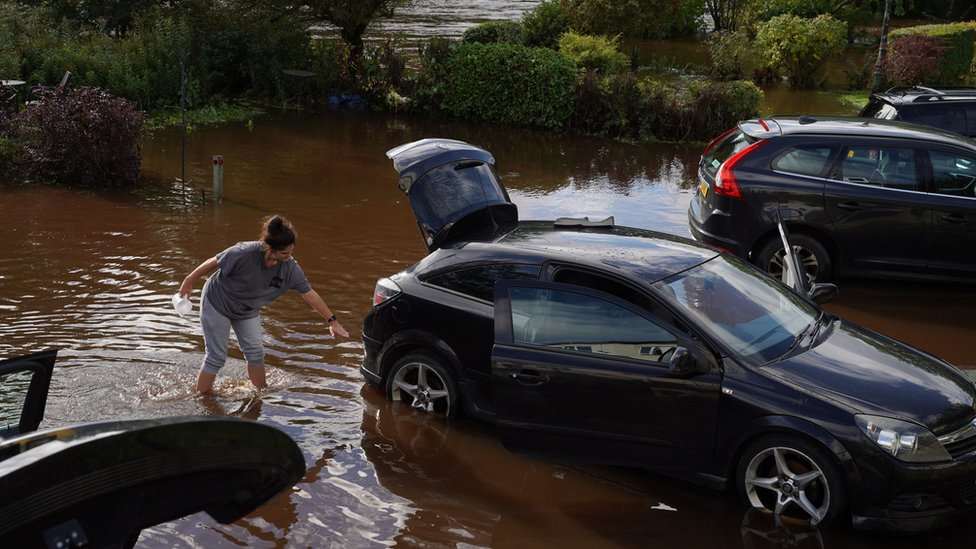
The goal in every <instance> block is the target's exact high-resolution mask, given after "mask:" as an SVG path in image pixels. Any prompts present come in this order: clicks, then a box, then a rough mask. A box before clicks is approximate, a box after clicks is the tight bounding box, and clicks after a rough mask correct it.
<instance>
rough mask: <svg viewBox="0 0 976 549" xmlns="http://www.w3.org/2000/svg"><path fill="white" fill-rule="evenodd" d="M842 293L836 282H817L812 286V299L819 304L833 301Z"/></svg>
mask: <svg viewBox="0 0 976 549" xmlns="http://www.w3.org/2000/svg"><path fill="white" fill-rule="evenodd" d="M839 293H840V290H839V289H838V288H837V285H836V284H830V283H828V282H817V283H815V284H814V285H813V286H812V287H811V288H810V299H811V300H813V302H814V303H817V304H818V305H823V304H824V303H827V302H828V301H831V300H832V299H834V298H835V297H837V295H838V294H839Z"/></svg>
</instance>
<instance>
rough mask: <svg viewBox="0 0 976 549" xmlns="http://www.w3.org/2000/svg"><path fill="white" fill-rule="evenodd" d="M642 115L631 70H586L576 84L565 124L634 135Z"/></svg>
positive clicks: (607, 133) (595, 132)
mask: <svg viewBox="0 0 976 549" xmlns="http://www.w3.org/2000/svg"><path fill="white" fill-rule="evenodd" d="M642 115H643V113H642V104H641V93H640V87H639V82H638V80H637V78H636V77H635V76H634V75H633V73H631V72H624V73H620V74H610V75H604V74H601V73H599V72H597V71H592V70H589V71H585V72H584V73H583V74H582V76H581V77H580V79H579V83H578V84H577V86H576V101H575V109H574V111H573V116H572V118H571V119H570V123H569V127H570V128H571V129H573V130H575V131H578V132H582V133H587V134H591V135H600V136H604V137H622V138H635V137H637V136H638V134H639V131H640V121H641V117H642Z"/></svg>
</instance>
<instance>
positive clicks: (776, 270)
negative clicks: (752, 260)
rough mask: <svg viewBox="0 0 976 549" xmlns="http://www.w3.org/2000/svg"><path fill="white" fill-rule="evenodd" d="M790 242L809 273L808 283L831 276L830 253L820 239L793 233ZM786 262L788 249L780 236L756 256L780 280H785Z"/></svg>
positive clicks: (766, 269) (771, 274)
mask: <svg viewBox="0 0 976 549" xmlns="http://www.w3.org/2000/svg"><path fill="white" fill-rule="evenodd" d="M790 243H791V244H793V253H794V254H796V257H797V259H799V260H800V266H801V267H802V268H803V271H804V272H805V273H806V275H807V283H808V284H812V283H814V282H824V281H826V280H827V279H829V278H830V274H831V270H832V265H831V264H830V254H828V253H827V249H826V248H825V247H824V246H823V244H821V243H820V241H818V240H817V239H816V238H813V237H810V236H807V235H805V234H791V235H790ZM785 262H786V249H785V248H784V247H783V243H782V241H780V239H779V238H774V239H772V240H770V241H769V242H767V243H766V245H765V246H763V247H762V249H760V250H759V254H758V255H757V256H756V264H757V265H758V266H759V267H760V268H762V269H763V270H765V271H766V272H767V273H769V274H770V276H772V277H773V278H777V279H779V280H784V277H785V274H786V272H785V269H784V268H783V265H784V263H785ZM784 281H785V280H784Z"/></svg>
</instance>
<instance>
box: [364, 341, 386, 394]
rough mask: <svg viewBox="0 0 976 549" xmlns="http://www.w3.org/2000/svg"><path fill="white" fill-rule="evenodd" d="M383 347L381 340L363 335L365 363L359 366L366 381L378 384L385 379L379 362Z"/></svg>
mask: <svg viewBox="0 0 976 549" xmlns="http://www.w3.org/2000/svg"><path fill="white" fill-rule="evenodd" d="M382 347H383V345H382V344H381V343H380V342H379V341H376V340H373V339H370V338H369V337H367V336H365V335H364V336H363V350H364V353H363V363H362V365H360V366H359V373H361V374H362V375H363V377H364V378H365V379H366V381H368V382H370V383H372V384H373V385H377V386H379V385H380V383H382V381H383V376H382V374H381V372H380V364H379V355H380V349H381V348H382Z"/></svg>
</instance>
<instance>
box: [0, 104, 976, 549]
mask: <svg viewBox="0 0 976 549" xmlns="http://www.w3.org/2000/svg"><path fill="white" fill-rule="evenodd" d="M431 136H442V137H452V138H457V139H462V140H466V141H469V142H472V143H476V144H479V145H481V146H483V147H485V148H487V149H488V150H490V151H492V152H493V153H494V154H495V156H496V158H497V159H498V163H499V166H500V169H501V173H502V174H503V176H504V182H505V184H506V185H507V187H508V188H509V189H510V191H511V195H512V198H513V200H514V201H515V202H516V203H517V204H518V206H519V210H520V215H521V216H522V217H523V218H552V217H557V216H562V215H589V216H591V217H602V216H605V215H614V216H615V217H616V220H617V222H618V223H620V224H627V225H634V226H639V227H645V228H650V229H657V230H661V231H665V232H669V233H674V234H679V235H684V236H687V235H688V234H689V233H688V229H687V224H686V217H685V208H686V206H687V203H688V201H689V200H690V198H691V190H690V188H691V184H690V183H691V182H692V181H693V179H694V166H695V163H696V161H697V158H698V155H699V154H700V145H660V144H657V145H647V144H643V145H634V144H624V143H617V142H613V141H606V140H601V139H593V138H585V137H574V136H565V135H553V134H549V133H542V132H533V131H527V130H511V129H499V128H487V127H482V126H477V125H470V124H464V123H456V122H455V123H447V122H444V123H440V122H436V121H430V120H417V119H411V118H391V117H388V116H385V115H382V114H375V113H368V112H321V113H297V112H293V111H292V112H280V113H275V114H272V115H271V116H268V117H266V118H259V119H255V120H254V121H253V125H252V126H248V125H247V124H244V123H229V124H224V125H220V126H213V127H200V128H197V129H195V130H194V131H193V132H191V133H190V134H189V135H188V136H187V139H186V146H185V156H184V158H185V168H184V169H185V172H186V174H187V179H188V184H187V185H186V186H185V187H184V186H183V185H180V184H179V183H178V180H177V177H178V176H179V174H180V173H181V150H182V147H181V144H180V135H179V133H178V132H177V131H176V130H166V131H161V132H158V133H157V134H155V135H154V136H152V137H151V138H150V139H149V140H148V141H147V142H146V143H145V147H144V151H143V157H144V158H143V178H144V184H143V185H141V186H140V187H139V188H138V189H137V190H126V191H87V190H69V189H63V188H58V187H52V186H40V187H37V186H20V185H15V184H10V183H9V182H8V183H4V184H2V185H0V217H2V219H4V220H5V221H6V223H5V228H6V231H5V244H6V253H4V254H3V255H2V256H0V331H2V334H3V337H2V338H0V356H2V357H9V356H13V355H16V354H19V353H26V352H29V351H35V350H41V349H46V348H58V349H61V354H60V358H59V362H58V367H57V369H56V371H55V378H54V382H53V387H52V390H51V395H50V403H49V406H48V410H47V417H46V419H45V420H44V422H43V424H42V427H54V426H61V425H65V424H70V423H75V422H82V421H98V420H108V419H118V418H145V417H162V416H173V415H191V414H225V415H236V416H243V417H249V418H253V419H256V420H257V421H261V422H264V423H267V424H270V425H275V426H277V427H279V428H281V429H283V430H284V431H285V432H287V433H288V434H289V435H291V436H292V437H293V438H294V439H295V440H296V441H297V442H298V444H299V446H300V447H301V449H302V451H303V452H304V455H305V458H306V462H307V465H308V472H307V474H306V475H305V477H304V478H303V479H302V481H301V482H299V484H298V485H297V486H296V487H295V488H294V489H292V490H289V491H288V492H287V493H284V494H282V495H280V496H279V497H277V498H275V499H274V500H272V501H271V502H269V503H268V504H267V505H265V506H263V507H261V508H260V509H259V510H257V511H256V512H254V513H253V514H251V515H249V516H248V517H246V518H244V519H242V520H240V521H237V522H235V523H233V524H229V525H221V524H218V523H216V522H215V521H213V520H212V519H211V518H209V517H208V516H207V515H205V514H202V513H201V514H198V515H193V516H190V517H187V518H183V519H179V520H176V521H173V522H170V523H166V524H163V525H159V526H156V527H153V528H150V529H147V530H145V531H144V532H143V534H142V537H141V538H140V540H139V543H138V545H137V546H138V547H177V546H178V547H201V548H212V547H239V546H247V547H329V546H342V547H374V546H393V547H416V546H425V547H442V546H449V547H514V546H518V547H525V546H540V547H542V546H588V547H589V546H641V545H646V544H647V543H648V542H649V540H655V542H654V545H655V546H661V547H679V546H680V547H683V548H688V549H690V548H693V547H694V548H698V547H701V548H705V547H779V546H791V547H793V546H796V547H892V546H902V545H904V546H906V547H907V546H908V545H909V544H912V545H913V544H915V543H916V542H917V541H918V540H917V539H911V538H909V539H903V538H890V537H886V536H878V535H870V536H868V535H862V534H857V533H851V532H847V531H829V532H824V533H820V532H817V531H811V530H809V529H805V528H803V527H800V526H797V525H790V524H787V525H775V524H772V523H771V522H770V521H769V519H768V517H767V516H765V515H762V514H755V513H750V512H747V509H746V508H745V507H744V506H743V505H742V504H741V503H739V501H738V500H737V499H736V498H735V497H733V496H732V495H729V494H722V493H715V492H710V491H707V490H703V489H700V488H696V487H694V486H692V485H690V484H686V483H684V482H682V481H680V480H672V479H668V478H665V477H661V476H657V475H654V474H651V473H647V472H643V471H635V470H625V469H618V468H601V467H587V466H581V465H574V464H566V463H557V462H549V461H539V460H533V459H525V458H522V457H518V456H516V455H513V454H511V453H509V452H508V451H507V450H505V449H504V447H502V445H501V444H500V442H499V439H498V437H497V435H496V433H495V432H494V431H493V429H492V428H491V427H487V426H483V425H478V424H475V423H473V422H471V421H468V420H464V419H461V420H458V421H452V422H446V421H445V420H443V419H441V418H439V417H424V416H423V415H418V414H417V413H415V412H413V411H412V410H410V409H409V408H404V407H402V406H399V405H393V404H390V403H387V402H386V401H385V398H384V397H383V395H382V394H380V393H378V392H377V391H375V390H373V389H371V388H369V387H365V386H364V384H363V379H362V378H361V376H360V374H359V372H358V367H359V364H360V360H361V357H362V345H361V342H360V339H359V338H360V325H361V324H360V323H361V319H362V318H363V316H364V314H365V313H366V311H367V309H368V307H369V306H370V299H371V295H372V290H373V285H374V283H375V281H376V279H377V278H378V277H380V276H384V275H388V274H391V273H393V272H396V271H398V270H400V269H402V268H404V267H406V266H408V265H410V264H411V263H413V262H414V261H417V260H418V259H420V258H421V257H422V256H423V255H424V249H423V246H422V244H421V239H420V235H419V231H418V230H417V228H416V225H415V224H414V220H413V217H412V214H411V213H410V209H409V205H408V204H407V203H406V201H405V200H404V199H403V196H402V195H401V194H400V192H399V190H397V188H396V175H395V172H394V171H393V169H392V164H391V163H390V161H389V160H388V159H387V158H386V157H385V156H384V152H385V151H386V150H388V149H389V148H391V147H393V146H396V145H399V144H401V143H404V142H408V141H412V140H415V139H419V138H423V137H431ZM216 154H220V155H223V158H224V165H223V166H224V185H225V190H224V197H223V199H222V200H221V201H220V202H216V203H215V202H213V201H212V195H211V175H212V163H211V162H212V158H213V155H216ZM275 212H277V213H281V214H284V215H286V216H287V217H289V218H290V219H291V220H292V221H293V222H294V223H295V225H296V227H297V229H298V233H299V241H298V246H297V250H296V256H297V257H298V259H299V261H301V264H302V266H303V268H304V269H305V272H306V273H307V274H308V276H309V279H310V280H311V282H312V284H313V286H314V287H315V288H316V289H317V290H318V291H319V292H320V293H321V294H322V295H323V296H324V297H325V299H326V301H327V302H328V303H329V304H330V305H331V307H332V309H333V310H334V311H336V313H337V315H338V316H339V318H340V319H341V320H342V322H343V323H344V325H345V326H346V327H347V328H348V329H349V331H350V332H351V337H350V338H348V339H332V338H331V337H329V335H328V330H327V329H326V328H325V326H324V324H323V323H322V322H321V320H320V319H319V318H318V317H317V315H316V314H315V313H314V312H313V311H312V310H311V309H310V308H309V307H308V306H307V305H306V304H305V303H304V302H303V301H302V300H301V299H300V298H299V297H298V296H297V295H291V296H285V297H283V298H281V299H279V300H278V301H277V302H275V303H274V304H272V305H271V306H269V307H268V308H267V309H266V311H265V321H264V326H265V331H266V334H265V344H266V346H267V349H268V363H269V382H270V388H269V389H267V390H266V391H263V392H261V393H260V394H259V393H256V392H255V391H254V390H252V389H251V388H250V387H249V385H248V383H247V382H246V378H245V375H244V367H243V363H242V361H241V358H240V353H239V351H237V350H236V349H234V350H233V351H232V360H231V361H230V363H229V364H228V366H227V367H225V370H223V371H222V372H221V375H220V377H219V378H218V384H217V386H216V395H215V396H214V397H212V398H201V397H198V396H194V395H193V394H192V393H191V387H192V384H193V381H194V378H195V375H196V371H197V368H198V367H199V363H200V360H201V358H202V352H203V339H202V335H201V331H200V327H199V324H198V316H197V311H196V310H194V312H193V313H191V314H190V315H189V316H188V317H186V318H182V319H181V318H179V317H178V316H176V314H174V312H173V310H172V307H171V305H170V296H171V295H172V294H173V293H174V292H175V291H176V290H177V286H178V284H179V281H180V280H181V279H182V278H183V276H185V274H186V273H187V272H189V271H190V270H191V269H192V268H193V267H194V266H196V265H197V264H198V263H199V262H200V261H201V260H203V259H205V258H207V257H209V256H211V255H213V254H214V253H216V252H217V251H219V250H220V249H222V248H223V247H225V246H227V245H229V244H231V243H233V242H235V241H237V240H244V239H252V238H254V237H255V236H256V233H257V232H258V228H259V220H260V218H261V217H262V216H265V215H267V214H270V213H275ZM198 290H199V288H198ZM198 297H199V295H198V293H197V294H196V295H195V296H194V299H195V300H196V299H198ZM974 306H976V292H974V291H973V289H972V288H970V287H959V286H932V285H927V284H918V283H913V284H908V283H877V282H870V283H869V282H858V281H848V282H843V283H842V284H841V296H840V298H839V299H838V300H837V301H836V302H835V303H833V304H832V305H831V306H830V308H831V309H832V310H834V311H836V312H838V313H840V314H842V315H843V316H845V317H846V318H849V319H851V320H854V321H857V322H859V323H862V324H864V325H866V326H869V327H871V328H873V329H876V330H879V331H881V332H884V333H887V334H890V335H893V336H894V337H897V338H899V339H902V340H904V341H907V342H909V343H912V344H915V345H917V346H920V347H922V348H923V349H926V350H928V351H930V352H932V353H935V354H937V355H939V356H941V357H944V358H946V359H949V360H951V361H953V362H955V363H956V364H959V365H962V366H967V367H976V351H974V350H973V347H972V346H971V345H970V339H971V337H972V333H973V332H972V327H971V323H970V318H971V313H972V311H973V310H974ZM967 535H968V534H967V532H965V531H964V530H963V529H962V528H956V529H949V530H946V531H942V532H940V533H938V534H936V536H935V538H936V539H938V540H940V543H941V545H940V546H941V547H950V546H961V544H962V543H971V540H968V539H966V536H967ZM925 539H926V540H928V539H931V538H925ZM956 544H959V545H956Z"/></svg>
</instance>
